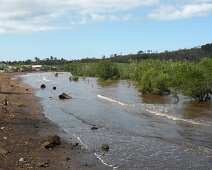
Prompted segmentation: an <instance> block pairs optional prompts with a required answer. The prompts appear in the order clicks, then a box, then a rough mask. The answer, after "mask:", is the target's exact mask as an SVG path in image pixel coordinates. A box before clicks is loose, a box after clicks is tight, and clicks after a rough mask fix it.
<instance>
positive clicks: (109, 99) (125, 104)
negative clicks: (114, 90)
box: [97, 95, 129, 106]
mask: <svg viewBox="0 0 212 170" xmlns="http://www.w3.org/2000/svg"><path fill="white" fill-rule="evenodd" d="M97 97H99V98H101V99H104V100H107V101H110V102H114V103H118V104H120V105H122V106H129V104H128V103H123V102H121V101H118V100H115V99H112V98H109V97H106V96H103V95H97Z"/></svg>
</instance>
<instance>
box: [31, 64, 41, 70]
mask: <svg viewBox="0 0 212 170" xmlns="http://www.w3.org/2000/svg"><path fill="white" fill-rule="evenodd" d="M41 69H42V65H32V70H34V71H41Z"/></svg>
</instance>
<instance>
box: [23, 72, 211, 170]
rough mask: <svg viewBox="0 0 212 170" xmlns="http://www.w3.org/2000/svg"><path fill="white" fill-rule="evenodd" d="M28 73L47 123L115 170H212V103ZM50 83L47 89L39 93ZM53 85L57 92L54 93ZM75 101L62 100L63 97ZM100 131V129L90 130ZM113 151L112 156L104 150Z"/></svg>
mask: <svg viewBox="0 0 212 170" xmlns="http://www.w3.org/2000/svg"><path fill="white" fill-rule="evenodd" d="M69 76H70V73H60V74H59V75H58V77H56V76H55V75H54V74H53V73H30V74H27V75H24V76H22V77H23V80H24V82H25V83H27V84H29V85H31V86H32V87H34V88H35V89H37V92H36V96H38V97H40V98H41V103H42V105H43V107H44V113H45V116H46V117H47V118H49V119H50V120H52V121H54V122H55V123H56V124H58V125H59V126H60V127H62V128H63V129H64V130H65V131H66V132H67V135H70V136H75V137H76V138H77V139H78V140H79V141H80V142H81V144H82V145H84V147H86V148H87V149H88V150H89V151H90V152H92V153H93V154H95V155H96V156H97V157H98V158H99V159H100V160H101V161H102V163H104V164H106V165H107V166H111V167H113V168H114V169H127V170H131V169H132V170H134V169H135V170H137V169H138V170H140V169H152V170H155V169H179V170H184V169H192V170H194V169H204V170H207V169H212V104H211V103H208V104H204V103H198V102H194V101H190V100H189V99H187V98H186V97H183V96H180V101H177V100H176V99H175V98H173V97H172V96H152V95H141V94H140V93H139V92H138V89H137V88H136V87H135V86H134V85H133V82H131V81H127V80H119V81H114V82H111V83H108V84H105V83H102V82H100V81H98V80H97V79H96V78H84V79H83V78H79V81H77V82H74V81H69ZM41 84H46V86H47V87H46V89H40V85H41ZM53 86H56V87H57V90H53V89H52V88H53ZM63 92H65V93H67V94H68V95H71V96H72V97H73V99H71V100H59V98H58V95H59V94H61V93H63ZM92 126H97V127H98V128H99V129H98V130H91V127H92ZM103 143H107V144H109V146H110V149H109V151H108V152H104V151H102V150H101V145H102V144H103Z"/></svg>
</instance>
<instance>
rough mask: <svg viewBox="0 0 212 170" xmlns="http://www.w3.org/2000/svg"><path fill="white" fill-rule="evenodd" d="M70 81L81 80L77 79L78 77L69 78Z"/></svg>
mask: <svg viewBox="0 0 212 170" xmlns="http://www.w3.org/2000/svg"><path fill="white" fill-rule="evenodd" d="M69 80H70V81H78V80H79V77H77V76H70V77H69Z"/></svg>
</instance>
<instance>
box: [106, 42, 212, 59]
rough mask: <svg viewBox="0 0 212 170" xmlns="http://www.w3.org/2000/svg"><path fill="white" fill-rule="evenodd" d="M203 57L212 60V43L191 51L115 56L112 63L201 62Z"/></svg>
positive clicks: (181, 50)
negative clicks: (143, 60) (154, 60)
mask: <svg viewBox="0 0 212 170" xmlns="http://www.w3.org/2000/svg"><path fill="white" fill-rule="evenodd" d="M203 57H209V58H212V43H211V44H206V45H202V46H199V47H195V48H191V49H180V50H177V51H165V52H161V53H151V52H148V53H144V52H142V51H139V52H138V53H137V54H129V55H114V56H113V57H110V58H109V60H110V61H114V62H123V63H127V62H129V61H139V60H142V59H160V60H173V61H195V62H198V61H200V59H201V58H203Z"/></svg>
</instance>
